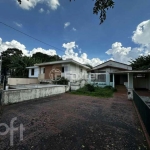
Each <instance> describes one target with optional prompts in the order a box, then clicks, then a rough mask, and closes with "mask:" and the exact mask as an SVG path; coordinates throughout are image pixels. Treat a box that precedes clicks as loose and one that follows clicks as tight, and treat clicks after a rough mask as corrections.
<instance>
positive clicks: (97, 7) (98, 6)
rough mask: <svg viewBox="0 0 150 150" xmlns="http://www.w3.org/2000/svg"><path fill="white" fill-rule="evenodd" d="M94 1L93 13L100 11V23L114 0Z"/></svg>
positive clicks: (112, 5)
mask: <svg viewBox="0 0 150 150" xmlns="http://www.w3.org/2000/svg"><path fill="white" fill-rule="evenodd" d="M21 1H22V0H18V2H19V3H20V4H21ZM70 1H72V0H70ZM94 1H95V4H94V7H93V14H96V15H98V14H99V13H100V16H99V19H100V24H101V23H103V22H104V21H105V20H106V11H107V10H108V9H109V8H114V5H115V2H114V0H94Z"/></svg>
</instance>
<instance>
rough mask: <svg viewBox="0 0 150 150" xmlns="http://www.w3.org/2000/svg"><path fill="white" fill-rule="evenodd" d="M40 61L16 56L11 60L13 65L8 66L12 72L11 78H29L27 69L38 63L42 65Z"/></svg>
mask: <svg viewBox="0 0 150 150" xmlns="http://www.w3.org/2000/svg"><path fill="white" fill-rule="evenodd" d="M41 62H42V61H41V60H40V59H35V58H32V57H27V56H17V55H14V56H13V57H12V58H11V63H10V64H9V65H8V67H9V69H10V71H11V77H20V78H26V77H28V69H27V68H26V67H29V66H33V65H34V64H36V63H41Z"/></svg>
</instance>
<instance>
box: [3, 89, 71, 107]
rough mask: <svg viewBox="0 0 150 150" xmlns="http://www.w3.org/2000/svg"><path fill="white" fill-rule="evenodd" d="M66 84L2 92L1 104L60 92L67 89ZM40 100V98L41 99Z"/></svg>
mask: <svg viewBox="0 0 150 150" xmlns="http://www.w3.org/2000/svg"><path fill="white" fill-rule="evenodd" d="M68 90H69V88H68V86H52V87H42V88H32V89H17V90H16V89H15V90H8V91H3V92H2V99H1V102H2V105H7V104H12V103H18V102H22V101H26V100H33V99H37V98H44V97H47V96H51V95H56V94H62V93H65V92H66V91H68ZM41 100H42V99H41Z"/></svg>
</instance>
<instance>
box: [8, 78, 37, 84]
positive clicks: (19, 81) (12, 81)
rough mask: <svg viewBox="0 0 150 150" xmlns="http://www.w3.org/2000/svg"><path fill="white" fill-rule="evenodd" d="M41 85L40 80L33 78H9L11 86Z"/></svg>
mask: <svg viewBox="0 0 150 150" xmlns="http://www.w3.org/2000/svg"><path fill="white" fill-rule="evenodd" d="M36 83H39V81H38V79H31V78H8V84H9V85H17V84H36Z"/></svg>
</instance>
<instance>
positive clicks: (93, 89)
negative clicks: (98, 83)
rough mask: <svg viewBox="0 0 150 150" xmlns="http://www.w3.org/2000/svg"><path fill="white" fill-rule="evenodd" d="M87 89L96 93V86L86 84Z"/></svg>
mask: <svg viewBox="0 0 150 150" xmlns="http://www.w3.org/2000/svg"><path fill="white" fill-rule="evenodd" d="M85 87H86V88H87V90H88V91H89V92H94V91H95V87H94V85H91V84H86V85H85Z"/></svg>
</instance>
